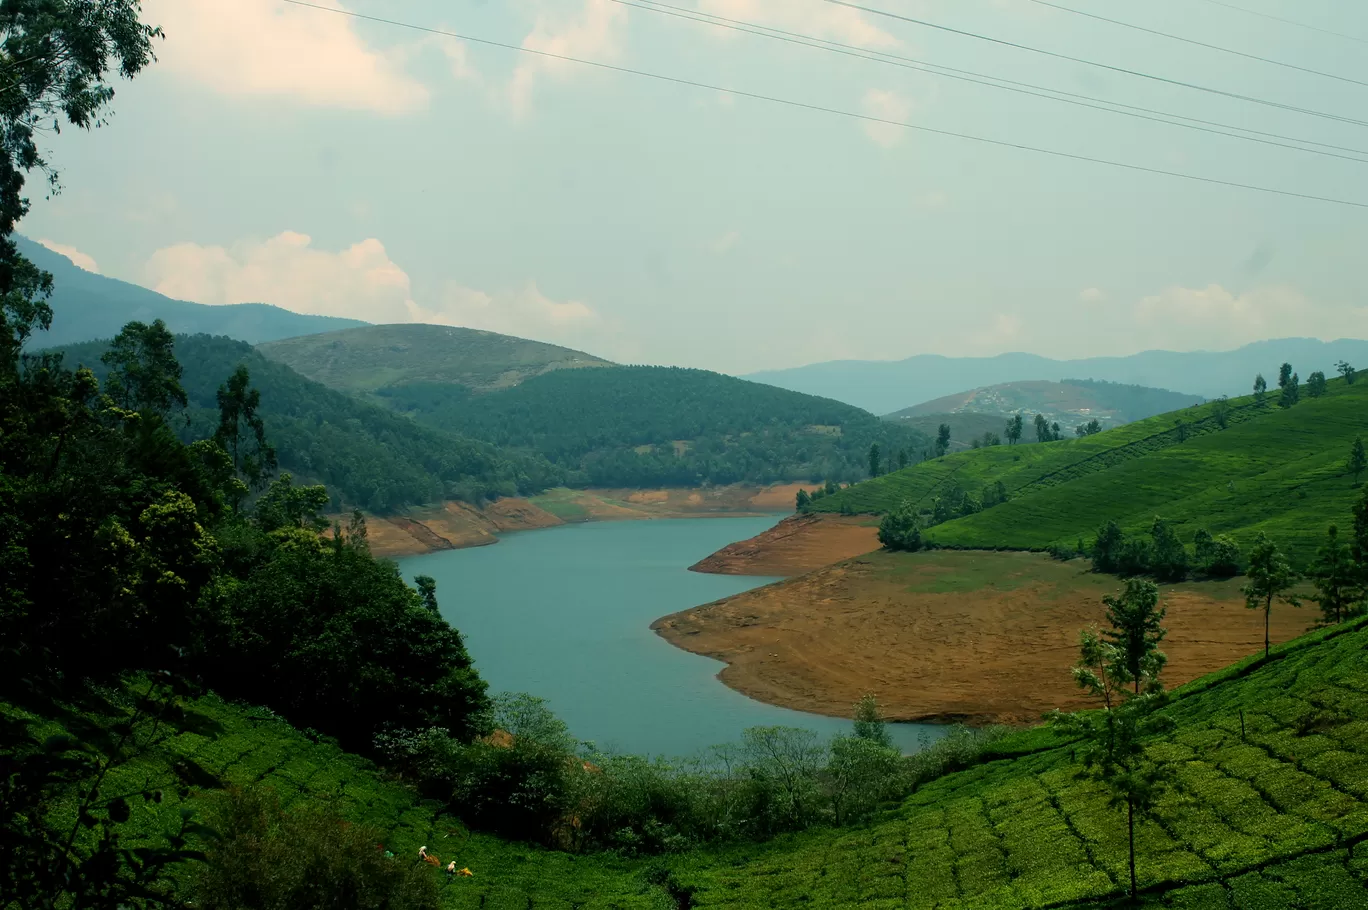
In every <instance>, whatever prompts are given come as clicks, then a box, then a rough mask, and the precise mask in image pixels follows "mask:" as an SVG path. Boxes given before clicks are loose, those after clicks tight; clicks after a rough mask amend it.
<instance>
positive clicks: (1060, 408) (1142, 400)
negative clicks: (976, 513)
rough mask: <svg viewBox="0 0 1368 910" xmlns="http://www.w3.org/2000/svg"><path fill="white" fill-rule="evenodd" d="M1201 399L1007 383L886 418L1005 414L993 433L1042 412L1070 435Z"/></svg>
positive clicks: (1099, 385) (1069, 384)
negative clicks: (1084, 427) (1080, 429)
mask: <svg viewBox="0 0 1368 910" xmlns="http://www.w3.org/2000/svg"><path fill="white" fill-rule="evenodd" d="M1202 400H1203V399H1202V398H1201V397H1200V396H1197V395H1184V394H1183V393H1181V392H1170V391H1168V390H1167V389H1152V388H1149V387H1147V386H1139V385H1123V384H1121V383H1118V382H1100V381H1097V380H1092V379H1065V380H1063V381H1062V382H1046V381H1044V380H1040V381H1032V382H1004V383H1001V384H999V385H993V386H987V387H985V388H979V389H973V390H970V391H968V392H960V393H958V394H955V395H947V396H945V397H944V398H937V399H936V400H934V401H927V402H924V403H922V404H919V405H914V406H913V407H910V408H903V409H902V410H901V411H895V412H894V413H892V414H889V415H887V416H886V417H885V418H884V419H885V420H892V421H896V422H899V423H907V422H909V421H918V420H922V419H925V418H926V417H927V416H928V415H935V414H945V413H949V414H984V415H988V414H991V415H996V416H998V417H1000V418H1001V419H1000V420H999V421H998V424H999V425H998V426H996V427H993V428H992V429H993V432H996V433H1001V432H1002V426H1001V424H1002V423H1003V421H1005V420H1006V419H1007V418H1008V417H1009V416H1011V415H1012V414H1024V415H1026V419H1027V420H1028V421H1029V420H1030V419H1031V417H1032V416H1033V415H1035V414H1044V415H1045V417H1046V418H1047V419H1048V420H1049V421H1050V422H1051V423H1054V422H1056V421H1057V422H1058V423H1059V424H1060V426H1061V427H1062V428H1063V429H1064V431H1065V432H1066V433H1069V432H1072V431H1073V428H1074V427H1076V426H1079V425H1081V424H1085V423H1087V422H1088V421H1090V420H1096V421H1098V422H1099V423H1100V424H1101V425H1102V427H1103V429H1110V428H1111V427H1114V426H1120V425H1121V424H1123V423H1130V422H1132V421H1135V420H1143V419H1144V418H1146V417H1153V416H1154V415H1156V414H1163V413H1164V412H1166V411H1176V410H1178V409H1179V408H1185V407H1189V406H1191V405H1194V404H1201V402H1202ZM952 427H953V424H952ZM932 432H934V428H933V429H932ZM970 435H979V436H981V435H982V431H980V432H979V433H978V434H966V435H964V436H963V437H962V438H963V439H965V440H968V439H969V438H970Z"/></svg>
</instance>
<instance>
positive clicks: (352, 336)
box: [258, 324, 608, 394]
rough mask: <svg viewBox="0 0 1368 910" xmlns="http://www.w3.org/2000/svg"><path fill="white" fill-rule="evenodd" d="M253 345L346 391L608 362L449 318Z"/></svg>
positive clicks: (507, 381)
mask: <svg viewBox="0 0 1368 910" xmlns="http://www.w3.org/2000/svg"><path fill="white" fill-rule="evenodd" d="M258 350H260V351H261V353H262V354H263V355H264V356H265V357H266V358H267V359H269V360H274V361H277V362H279V363H283V364H286V365H287V366H289V367H291V368H292V369H294V370H296V371H297V372H299V373H301V374H303V375H304V376H307V377H309V378H310V379H314V380H317V381H318V382H321V383H323V384H324V385H326V386H329V387H330V388H334V389H338V390H340V391H343V392H349V393H352V394H356V393H363V394H364V393H370V392H375V391H377V390H379V389H383V388H386V387H389V386H399V385H406V384H409V383H437V384H440V385H450V386H456V387H458V389H460V390H463V391H476V392H481V391H488V390H490V389H501V388H506V387H508V386H512V385H517V384H518V383H519V382H522V381H523V380H524V379H527V378H529V377H531V376H539V375H541V374H542V373H546V372H550V371H553V370H561V369H575V368H580V367H596V366H605V365H607V363H608V361H606V360H602V359H600V358H598V357H594V356H593V355H591V354H586V353H584V352H583V351H572V350H570V349H569V348H562V347H558V346H557V345H554V344H544V343H542V342H540V341H529V340H528V339H526V338H514V337H513V336H511V335H499V334H496V333H494V332H481V331H477V330H475V329H463V328H457V327H455V326H448V325H420V324H407V325H376V326H363V327H361V328H356V329H346V330H343V331H340V332H328V333H327V334H323V335H306V336H304V337H301V338H287V339H284V340H282V341H273V342H270V343H268V344H263V345H260V346H259V347H258Z"/></svg>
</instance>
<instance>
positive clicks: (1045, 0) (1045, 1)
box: [1030, 0, 1368, 88]
mask: <svg viewBox="0 0 1368 910" xmlns="http://www.w3.org/2000/svg"><path fill="white" fill-rule="evenodd" d="M1030 2H1032V3H1034V4H1036V5H1038V6H1047V7H1049V8H1050V9H1055V10H1059V11H1060V12H1064V13H1073V14H1074V15H1075V16H1083V17H1085V18H1087V19H1095V20H1097V21H1098V22H1106V23H1109V24H1111V25H1119V26H1121V27H1122V28H1129V29H1134V30H1135V31H1137V32H1144V33H1145V34H1147V35H1157V36H1159V37H1160V38H1168V39H1169V40H1170V41H1181V42H1182V43H1184V44H1191V45H1193V46H1195V47H1204V48H1206V49H1207V50H1213V51H1220V52H1221V53H1223V54H1233V55H1235V56H1236V57H1244V58H1245V59H1246V60H1257V61H1259V62H1260V63H1271V64H1273V65H1274V66H1283V67H1286V68H1287V69H1290V70H1297V71H1298V72H1302V73H1310V74H1311V75H1313V76H1322V77H1324V78H1326V79H1338V80H1339V81H1340V82H1349V83H1352V84H1354V85H1362V86H1364V87H1365V88H1368V82H1364V81H1362V80H1360V79H1351V78H1349V77H1348V76H1337V75H1335V74H1334V73H1326V72H1323V71H1321V70H1313V69H1311V68H1310V67H1305V66H1298V65H1297V64H1295V63H1287V62H1285V61H1282V60H1274V59H1273V58H1271V57H1260V56H1259V55H1258V54H1248V53H1245V52H1244V51H1237V50H1235V49H1234V48H1230V47H1222V46H1221V45H1219V44H1208V43H1206V42H1205V41H1198V40H1196V39H1195V38H1185V37H1183V36H1182V35H1174V34H1172V33H1170V32H1161V31H1159V30H1158V29H1153V28H1146V27H1145V26H1143V25H1135V24H1134V23H1131V22H1122V21H1121V20H1120V19H1109V18H1107V17H1106V16H1099V15H1097V14H1096V13H1089V12H1087V11H1085V10H1081V9H1074V8H1073V7H1071V6H1063V5H1061V4H1059V3H1051V2H1050V0H1030Z"/></svg>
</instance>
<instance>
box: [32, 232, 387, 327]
mask: <svg viewBox="0 0 1368 910" xmlns="http://www.w3.org/2000/svg"><path fill="white" fill-rule="evenodd" d="M14 242H15V245H16V246H17V247H18V248H19V252H20V254H21V255H23V256H24V257H25V258H27V259H28V260H29V261H31V262H32V263H33V264H34V265H36V266H38V267H39V268H41V269H43V270H45V271H47V272H49V273H50V274H51V275H52V279H53V291H52V300H51V304H52V311H53V320H52V327H51V328H50V329H49V330H47V331H42V330H38V331H35V332H34V333H33V337H32V338H31V339H30V340H29V345H28V346H29V347H30V348H32V349H36V348H46V347H56V346H58V345H65V344H79V343H81V342H85V341H94V340H96V339H99V338H113V337H114V336H115V335H116V334H118V332H119V330H120V329H121V328H123V326H124V323H126V322H131V321H133V320H138V321H140V322H151V321H152V320H154V319H160V320H162V321H163V322H165V323H166V326H167V328H169V329H170V330H171V331H172V332H175V333H178V334H185V335H197V334H200V333H205V334H209V335H227V336H228V337H229V338H238V339H241V340H242V341H249V342H251V343H253V344H256V343H257V342H259V341H269V340H272V339H276V338H289V337H290V336H292V335H304V334H307V333H309V332H332V331H335V330H337V329H345V328H349V327H351V326H358V325H364V324H365V323H363V322H361V321H359V320H356V319H343V318H341V317H338V316H314V315H310V314H307V313H293V312H291V311H289V310H284V309H281V308H280V307H277V306H271V305H270V304H265V303H236V304H230V305H227V306H207V305H205V304H202V303H189V302H187V301H184V300H175V299H173V298H170V297H167V296H165V295H163V294H158V293H157V292H156V291H150V290H148V289H147V288H144V287H139V286H138V285H136V284H129V283H128V282H126V281H118V280H117V279H114V278H107V277H105V276H104V275H97V274H95V273H94V272H87V271H86V270H85V269H82V268H79V267H77V266H76V265H75V264H74V263H73V262H72V261H71V260H70V259H68V258H67V257H65V256H63V255H62V254H60V253H54V252H53V251H52V250H50V249H48V248H47V247H45V246H42V245H41V244H37V243H34V242H33V241H31V240H27V239H25V238H23V237H19V236H17V235H16V236H15V237H14Z"/></svg>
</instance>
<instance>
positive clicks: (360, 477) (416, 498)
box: [61, 335, 561, 512]
mask: <svg viewBox="0 0 1368 910" xmlns="http://www.w3.org/2000/svg"><path fill="white" fill-rule="evenodd" d="M106 349H107V344H106V343H105V342H90V343H86V344H80V345H72V346H69V347H66V348H62V349H61V350H62V351H63V352H64V353H65V362H66V363H67V364H68V365H69V366H76V365H78V364H85V365H87V366H90V367H91V368H92V369H94V370H95V372H96V375H98V376H100V377H103V376H104V373H105V368H104V366H103V365H102V364H101V363H100V355H101V354H102V353H103V352H104V351H105V350H106ZM176 357H177V358H178V359H179V360H180V362H181V366H182V368H183V370H184V375H183V376H182V383H183V384H184V386H185V391H186V395H187V397H188V398H189V400H190V408H189V416H190V420H191V424H190V427H189V428H188V430H187V432H188V434H189V437H193V438H200V437H204V436H207V435H212V433H213V428H214V426H216V425H217V421H218V410H217V408H218V405H217V401H216V399H215V392H216V391H217V389H218V387H219V385H221V384H222V383H223V382H224V381H225V380H226V379H227V378H228V376H229V375H230V374H231V373H232V372H233V370H234V369H235V368H236V367H237V366H238V364H244V365H246V367H247V368H248V370H249V371H250V372H251V375H252V384H253V385H254V386H255V387H256V388H258V389H259V390H260V391H261V402H262V408H261V413H262V417H263V418H264V420H265V423H266V435H267V439H268V440H269V441H270V442H271V443H272V444H273V445H274V446H275V447H276V454H277V456H278V459H279V462H280V467H281V469H282V470H285V471H290V472H291V473H293V474H294V475H295V476H296V477H297V478H299V479H301V480H303V481H309V482H318V483H323V484H326V485H327V487H328V490H329V492H331V493H332V494H333V497H334V506H337V507H347V508H351V507H357V508H363V509H368V510H371V511H375V512H387V511H391V510H393V509H397V508H401V507H403V506H406V505H415V504H422V503H431V502H437V501H439V500H442V499H462V500H465V501H468V502H479V501H481V500H482V499H485V498H491V497H495V496H514V495H518V494H527V493H535V492H539V491H541V490H544V489H546V488H548V487H551V486H555V485H557V484H558V483H559V482H560V479H561V472H560V471H559V470H558V469H556V468H555V467H554V466H553V465H551V464H549V463H548V462H547V461H546V460H545V459H542V458H539V457H537V456H536V455H532V454H526V453H510V452H505V451H501V450H499V449H498V448H496V447H495V446H492V445H490V444H488V443H486V442H481V441H477V440H474V439H470V438H468V437H465V436H461V435H459V434H453V433H445V432H442V431H440V430H434V429H432V428H431V427H424V426H419V425H418V424H416V423H414V422H413V421H411V420H409V419H408V418H406V417H403V416H402V415H399V414H395V413H394V412H392V411H390V410H388V409H386V408H383V407H378V406H376V405H374V404H369V403H367V402H364V401H360V400H357V399H355V398H352V397H350V396H347V395H343V394H341V393H340V392H336V391H334V390H332V389H329V388H326V387H325V386H323V385H321V384H319V383H317V382H314V381H312V380H309V379H306V378H304V377H303V376H300V375H299V374H298V373H296V372H295V371H294V370H292V369H290V368H289V367H287V366H285V365H284V364H281V363H276V362H274V361H271V360H267V359H266V358H265V357H263V356H262V355H261V354H260V353H258V352H257V351H256V350H254V349H253V348H252V347H251V346H250V345H248V344H245V343H243V342H240V341H234V340H232V339H229V338H222V337H217V338H216V337H211V336H208V335H194V336H179V337H178V338H177V339H176Z"/></svg>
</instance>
